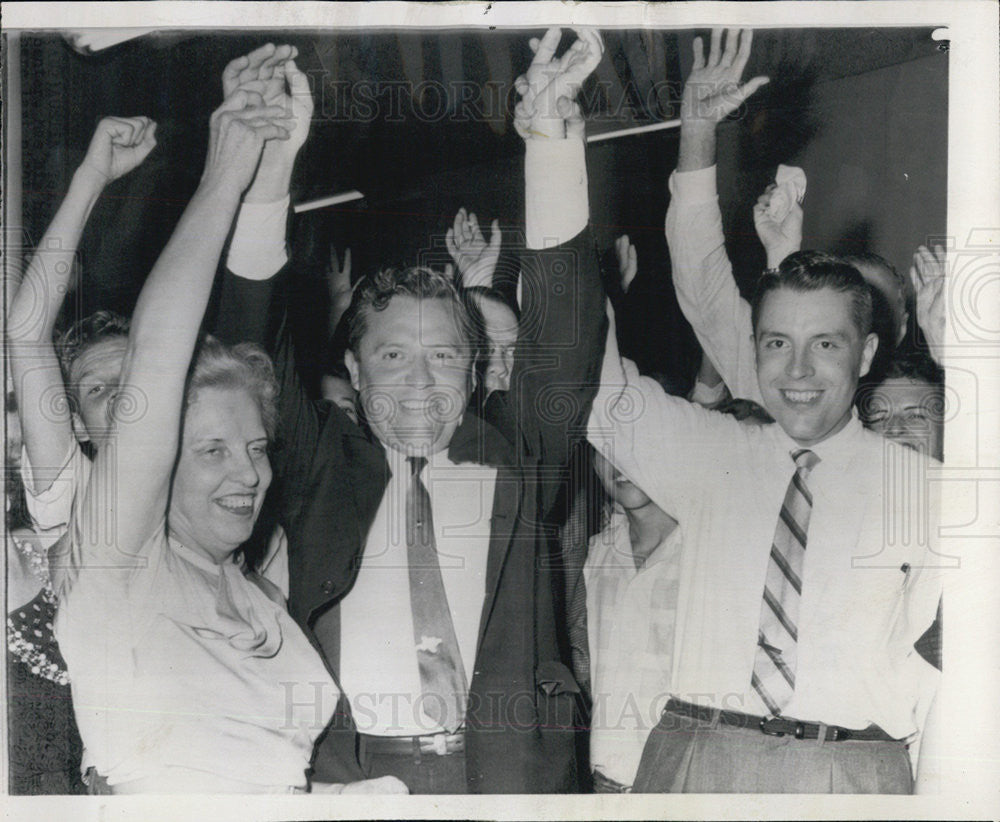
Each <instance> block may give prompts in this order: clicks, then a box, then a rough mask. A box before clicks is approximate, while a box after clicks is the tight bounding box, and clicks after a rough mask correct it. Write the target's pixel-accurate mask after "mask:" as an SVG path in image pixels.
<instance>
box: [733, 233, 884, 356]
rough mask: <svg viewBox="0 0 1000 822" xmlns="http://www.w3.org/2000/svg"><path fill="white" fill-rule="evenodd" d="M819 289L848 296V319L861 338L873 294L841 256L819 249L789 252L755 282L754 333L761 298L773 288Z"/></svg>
mask: <svg viewBox="0 0 1000 822" xmlns="http://www.w3.org/2000/svg"><path fill="white" fill-rule="evenodd" d="M779 288H788V289H791V290H792V291H803V292H807V291H819V290H820V289H823V288H829V289H832V290H833V291H838V292H840V293H841V294H847V295H848V296H849V297H850V299H851V319H852V320H853V322H854V325H855V327H856V328H857V329H858V332H859V333H860V335H861V338H862V339H864V338H865V337H867V336H868V334H870V333H871V331H872V293H871V288H870V287H869V286H868V283H867V282H865V278H864V277H862V276H861V273H860V272H859V271H858V270H857V269H856V268H855V267H854V266H852V265H849V264H848V263H845V262H844V261H843V259H842V258H840V257H835V256H833V255H832V254H826V253H825V252H822V251H797V252H795V253H794V254H789V255H788V256H787V257H785V259H784V260H783V261H782V263H781V265H780V266H778V268H777V269H776V270H774V271H767V272H765V273H764V274H763V275H762V276H761V278H760V279H759V280H758V281H757V290H756V291H755V292H754V296H753V300H752V301H751V303H750V305H751V321H752V323H753V331H754V334H756V333H757V324H758V322H759V321H760V312H761V307H762V306H763V304H764V299H765V297H767V295H768V294H770V293H771V292H772V291H777V290H778V289H779Z"/></svg>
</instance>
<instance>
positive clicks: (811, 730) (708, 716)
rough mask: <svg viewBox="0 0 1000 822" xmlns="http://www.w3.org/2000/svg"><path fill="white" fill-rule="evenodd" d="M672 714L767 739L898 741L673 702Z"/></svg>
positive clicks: (878, 732)
mask: <svg viewBox="0 0 1000 822" xmlns="http://www.w3.org/2000/svg"><path fill="white" fill-rule="evenodd" d="M663 710H664V711H669V712H670V713H673V714H679V715H680V716H686V717H690V718H691V719H700V720H701V721H703V722H713V721H715V717H716V714H718V722H719V724H721V725H729V726H731V727H735V728H749V729H750V730H753V729H756V730H758V731H760V732H761V733H763V734H767V735H768V736H791V737H793V738H795V739H819V737H820V733H822V734H823V739H824V740H825V741H827V742H846V741H848V740H851V741H854V742H896V741H897V740H896V739H894V738H893V737H891V736H889V734H887V733H886V732H885V731H883V730H882V729H881V728H880V727H879V726H878V725H869V726H868V727H867V728H861V729H857V730H856V729H854V728H841V727H838V726H837V725H823V724H822V723H819V722H799V721H798V720H797V719H786V718H785V717H781V716H778V717H765V716H752V715H751V714H744V713H740V712H738V711H721V710H718V709H717V708H706V707H703V706H701V705H694V704H692V703H690V702H682V701H681V700H679V699H671V700H669V701H668V702H667V704H666V706H665V707H664V709H663Z"/></svg>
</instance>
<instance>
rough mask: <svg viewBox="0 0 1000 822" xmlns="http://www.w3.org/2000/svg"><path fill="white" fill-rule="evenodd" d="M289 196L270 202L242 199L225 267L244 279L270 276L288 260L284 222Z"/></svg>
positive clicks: (264, 278)
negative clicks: (253, 201) (243, 201)
mask: <svg viewBox="0 0 1000 822" xmlns="http://www.w3.org/2000/svg"><path fill="white" fill-rule="evenodd" d="M289 202H290V198H289V197H285V198H284V199H281V200H277V201H275V202H273V203H243V205H242V206H240V214H239V217H238V218H237V220H236V230H235V231H234V232H233V241H232V243H231V244H230V246H229V256H228V257H227V259H226V267H227V268H228V269H229V270H230V271H232V272H233V274H235V275H237V276H238V277H243V278H245V279H247V280H266V279H267V278H268V277H273V276H274V275H275V274H277V273H278V271H280V270H281V268H282V266H284V264H285V263H287V262H288V253H287V252H286V251H285V226H286V223H287V221H288V206H289Z"/></svg>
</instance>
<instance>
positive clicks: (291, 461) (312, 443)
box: [216, 265, 323, 516]
mask: <svg viewBox="0 0 1000 822" xmlns="http://www.w3.org/2000/svg"><path fill="white" fill-rule="evenodd" d="M288 267H289V266H288V265H286V266H285V268H283V269H282V270H281V271H280V272H279V273H278V274H277V275H275V276H274V277H271V278H269V279H267V280H248V279H245V278H243V277H238V276H236V275H235V274H233V273H232V272H231V271H226V272H225V273H224V274H223V280H222V289H221V293H220V297H219V313H218V320H217V324H216V335H217V336H218V337H219V339H221V340H222V341H223V342H225V343H228V344H230V345H233V344H236V343H239V342H252V343H257V344H258V345H260V346H262V347H263V348H264V350H265V351H267V353H268V354H270V356H271V359H272V360H273V362H274V373H275V377H276V378H277V381H278V392H279V393H278V425H277V432H276V436H275V442H274V447H273V452H272V464H273V466H274V469H275V473H276V474H277V477H278V479H279V481H280V483H281V489H282V498H283V499H284V500H285V501H287V503H289V504H286V505H283V506H282V509H283V511H285V512H286V514H287V515H288V516H291V515H292V514H293V513H294V512H293V511H292V510H291V509H292V508H293V507H294V506H293V505H292V503H294V501H295V500H296V499H298V498H299V491H300V490H301V489H300V488H299V487H298V486H299V485H300V484H301V483H303V482H305V480H306V477H307V476H308V474H309V468H310V466H311V464H312V461H313V458H314V456H315V454H316V450H317V448H316V446H317V444H318V442H319V435H320V428H321V425H322V417H323V414H322V413H321V411H320V409H319V408H318V406H317V403H315V402H313V401H312V400H311V399H310V398H309V396H308V394H307V393H306V390H305V387H304V386H303V384H302V380H301V379H300V377H299V372H298V369H297V367H296V362H295V347H294V345H293V343H292V339H291V334H290V331H289V328H288V317H287V313H286V311H285V305H284V289H283V288H282V281H283V280H284V279H285V278H286V277H287V273H288Z"/></svg>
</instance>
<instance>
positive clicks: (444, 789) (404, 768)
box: [359, 735, 469, 794]
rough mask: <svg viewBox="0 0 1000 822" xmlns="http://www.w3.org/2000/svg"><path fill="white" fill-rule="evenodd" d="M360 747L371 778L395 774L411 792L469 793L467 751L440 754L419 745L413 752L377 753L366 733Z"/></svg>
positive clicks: (366, 769)
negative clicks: (370, 745)
mask: <svg viewBox="0 0 1000 822" xmlns="http://www.w3.org/2000/svg"><path fill="white" fill-rule="evenodd" d="M359 748H360V750H359V754H360V759H361V768H362V770H363V771H364V772H365V776H366V777H367V778H368V779H375V778H376V777H379V776H395V777H396V778H398V779H399V780H401V781H402V782H403V784H404V785H406V787H407V788H409V789H410V793H411V794H461V793H468V792H469V789H468V783H467V782H466V781H465V753H464V752H462V753H452V754H448V755H447V756H438V755H437V754H436V753H421V752H420V750H419V748H416V747H415V749H414V752H413V753H412V754H396V753H392V754H387V753H375V752H373V751H371V750H368V748H369V746H368V745H366V744H365V737H364V735H362V736H361V740H360V743H359Z"/></svg>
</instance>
